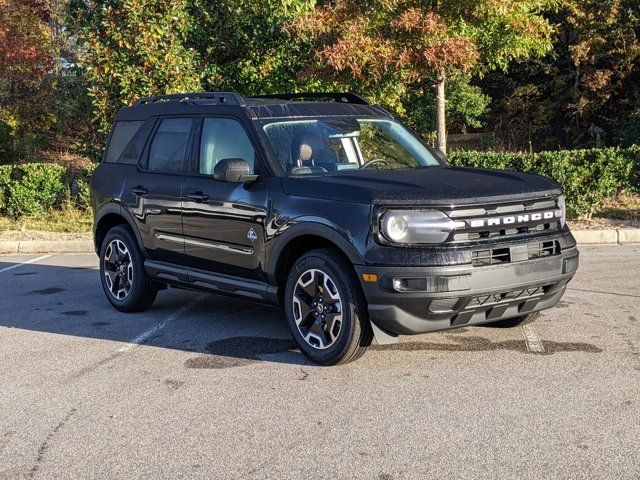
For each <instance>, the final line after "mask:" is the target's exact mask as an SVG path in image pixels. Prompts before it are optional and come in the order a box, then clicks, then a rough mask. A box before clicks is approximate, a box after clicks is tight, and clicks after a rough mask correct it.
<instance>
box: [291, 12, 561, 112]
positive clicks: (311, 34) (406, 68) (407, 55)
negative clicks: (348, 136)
mask: <svg viewBox="0 0 640 480" xmlns="http://www.w3.org/2000/svg"><path fill="white" fill-rule="evenodd" d="M544 3H545V4H548V2H544ZM542 5H543V2H540V1H538V0H532V1H521V2H513V1H505V0H484V1H475V2H455V1H454V2H418V1H408V0H372V1H369V2H363V1H360V0H335V1H333V2H329V3H326V4H324V5H322V6H319V7H317V8H316V9H315V10H313V11H310V12H307V13H306V14H304V15H300V16H298V17H297V18H296V19H295V20H294V21H293V22H292V23H291V24H290V25H289V27H288V28H289V30H290V31H291V32H292V33H293V35H295V36H297V37H298V38H299V39H301V40H303V41H308V42H310V43H311V45H312V47H313V49H312V52H313V55H314V58H315V61H314V65H315V68H314V69H313V71H311V73H312V74H320V75H323V76H324V77H325V78H327V79H332V80H334V81H335V80H336V79H337V80H338V82H341V83H344V84H347V85H349V84H352V83H353V80H355V81H356V82H358V83H359V84H360V86H361V87H364V88H365V89H367V90H368V93H369V94H370V95H371V94H372V95H374V96H376V92H378V93H379V92H381V91H384V92H385V93H388V92H389V91H394V92H396V95H397V97H399V96H401V95H402V94H403V93H405V92H406V91H407V88H408V87H410V86H411V85H412V84H418V83H421V82H424V81H433V80H434V79H435V77H437V76H442V75H445V74H446V75H451V74H459V73H462V74H464V73H468V72H473V71H475V72H482V71H484V70H487V69H491V68H500V67H505V66H506V65H507V64H508V63H509V61H511V60H513V59H517V58H526V57H528V56H531V55H535V54H541V53H544V52H546V51H547V50H548V49H549V47H550V38H551V33H552V28H551V26H550V25H549V23H548V22H547V21H546V20H545V19H544V18H543V17H542V16H540V15H538V13H539V10H540V8H541V7H542ZM385 83H392V84H393V88H385V86H384V84H385ZM393 100H397V98H396V99H392V98H391V99H390V98H389V96H388V95H387V96H386V101H387V103H391V104H393Z"/></svg>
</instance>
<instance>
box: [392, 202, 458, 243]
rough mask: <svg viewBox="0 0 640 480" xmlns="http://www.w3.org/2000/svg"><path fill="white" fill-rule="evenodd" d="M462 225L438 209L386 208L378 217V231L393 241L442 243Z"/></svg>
mask: <svg viewBox="0 0 640 480" xmlns="http://www.w3.org/2000/svg"><path fill="white" fill-rule="evenodd" d="M464 225H465V223H464V222H460V221H457V222H456V221H454V220H451V219H450V218H449V217H448V216H447V215H445V214H444V213H443V212H440V211H438V210H387V211H385V212H384V213H383V214H382V216H381V217H380V231H381V232H382V235H383V236H384V238H386V239H387V240H388V241H390V242H393V243H409V244H414V243H431V244H434V243H442V242H444V241H445V240H446V239H447V238H449V235H450V234H451V232H452V231H453V230H454V229H455V228H460V227H464Z"/></svg>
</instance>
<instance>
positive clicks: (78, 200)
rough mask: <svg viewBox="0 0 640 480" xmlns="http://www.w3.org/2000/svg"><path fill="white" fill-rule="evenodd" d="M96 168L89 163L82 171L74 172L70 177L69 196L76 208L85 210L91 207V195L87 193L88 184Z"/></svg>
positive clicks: (93, 164)
mask: <svg viewBox="0 0 640 480" xmlns="http://www.w3.org/2000/svg"><path fill="white" fill-rule="evenodd" d="M97 166H98V164H97V163H91V164H89V165H88V166H87V167H85V168H84V169H82V170H80V171H79V172H76V173H75V174H74V175H72V177H71V196H72V200H73V201H74V203H75V204H76V206H78V207H80V208H84V209H87V208H89V207H91V195H90V193H89V182H90V180H91V175H93V171H94V170H95V169H96V167H97Z"/></svg>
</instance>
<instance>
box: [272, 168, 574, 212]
mask: <svg viewBox="0 0 640 480" xmlns="http://www.w3.org/2000/svg"><path fill="white" fill-rule="evenodd" d="M282 187H283V190H284V192H285V193H287V194H289V195H295V196H301V197H313V198H321V199H327V200H336V201H342V202H353V203H368V204H374V205H394V204H403V205H411V204H424V205H468V204H486V203H502V202H508V201H512V200H526V199H531V198H544V197H547V196H555V195H559V194H560V192H561V189H560V185H559V184H558V183H557V182H555V181H553V180H550V179H548V178H546V177H542V176H540V175H535V174H532V173H521V172H511V171H506V170H485V169H479V168H457V167H428V168H421V169H414V170H365V171H358V172H354V173H349V172H348V171H342V172H340V173H336V174H328V175H324V176H318V177H304V178H303V177H286V178H283V179H282Z"/></svg>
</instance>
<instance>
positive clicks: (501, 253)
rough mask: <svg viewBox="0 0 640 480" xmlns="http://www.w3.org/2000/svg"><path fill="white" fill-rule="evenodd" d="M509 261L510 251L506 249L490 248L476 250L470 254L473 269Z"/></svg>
mask: <svg viewBox="0 0 640 480" xmlns="http://www.w3.org/2000/svg"><path fill="white" fill-rule="evenodd" d="M510 261H511V250H510V249H508V248H490V249H487V250H476V251H475V252H473V253H472V254H471V264H472V265H473V266H474V267H486V266H488V265H497V264H500V263H509V262H510Z"/></svg>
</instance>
